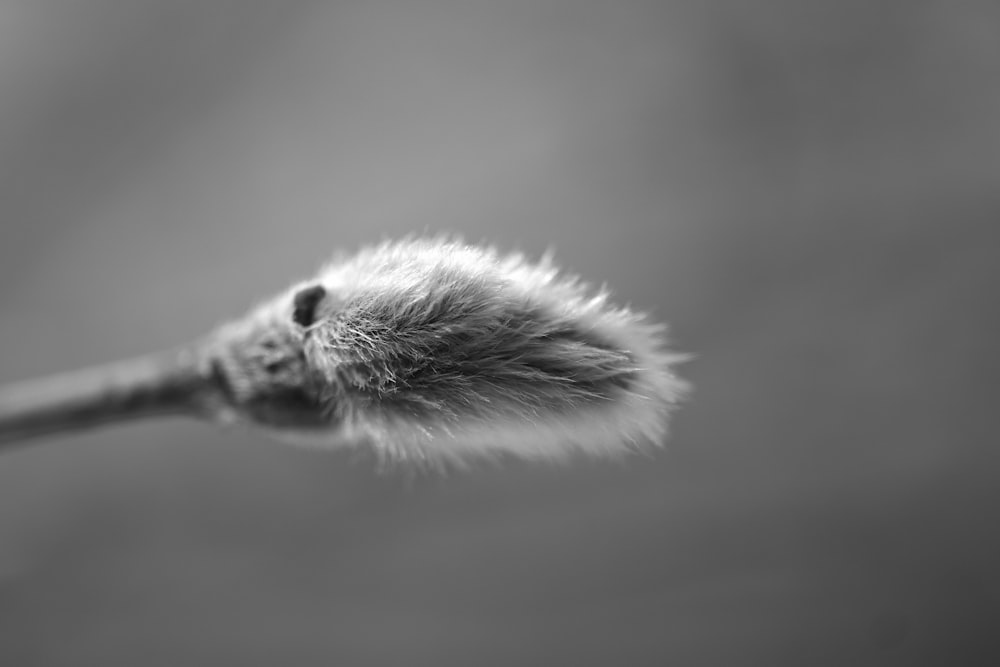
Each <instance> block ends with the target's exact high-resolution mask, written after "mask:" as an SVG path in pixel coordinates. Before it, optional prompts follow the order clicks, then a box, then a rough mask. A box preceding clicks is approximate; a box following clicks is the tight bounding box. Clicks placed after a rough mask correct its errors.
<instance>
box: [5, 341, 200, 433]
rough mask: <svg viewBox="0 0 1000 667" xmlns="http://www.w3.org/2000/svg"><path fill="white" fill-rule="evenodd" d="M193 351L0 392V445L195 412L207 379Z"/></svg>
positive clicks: (28, 384) (119, 363)
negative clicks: (65, 432) (109, 424)
mask: <svg viewBox="0 0 1000 667" xmlns="http://www.w3.org/2000/svg"><path fill="white" fill-rule="evenodd" d="M199 358H200V357H199V355H198V354H197V351H196V350H194V349H183V350H177V351H172V352H167V353H161V354H156V355H150V356H145V357H140V358H137V359H131V360H127V361H119V362H115V363H111V364H107V365H105V366H98V367H95V368H89V369H85V370H80V371H75V372H71V373H66V374H61V375H55V376H52V377H47V378H41V379H35V380H27V381H24V382H20V383H16V384H12V385H8V386H5V387H0V444H9V443H12V442H15V441H20V440H25V439H29V438H35V437H38V436H43V435H48V434H52V433H58V432H62V431H70V430H80V429H87V428H92V427H95V426H100V425H103V424H108V423H112V422H121V421H128V420H134V419H140V418H144V417H150V416H156V415H170V414H174V415H177V414H188V415H194V414H197V413H198V411H199V397H201V396H202V395H203V394H204V393H205V391H206V389H209V388H210V386H211V377H210V375H209V374H208V373H206V371H205V369H204V367H203V366H204V365H203V364H201V363H200V362H199Z"/></svg>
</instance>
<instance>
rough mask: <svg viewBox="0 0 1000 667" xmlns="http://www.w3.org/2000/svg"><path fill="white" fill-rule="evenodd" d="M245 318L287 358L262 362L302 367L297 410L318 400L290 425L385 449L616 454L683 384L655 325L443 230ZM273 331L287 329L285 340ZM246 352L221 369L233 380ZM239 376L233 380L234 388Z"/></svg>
mask: <svg viewBox="0 0 1000 667" xmlns="http://www.w3.org/2000/svg"><path fill="white" fill-rule="evenodd" d="M303 290H309V292H303ZM296 295H299V296H298V298H296ZM251 321H255V322H257V323H260V322H262V321H266V322H267V323H268V324H267V325H266V326H263V327H251V330H257V331H272V332H273V331H275V330H276V329H277V330H279V331H280V335H279V334H278V333H276V334H275V337H276V338H275V339H276V340H280V341H281V343H280V345H277V344H275V343H273V342H270V343H269V344H268V345H267V349H268V350H270V352H267V353H260V354H257V357H260V358H266V357H268V354H270V355H271V356H272V357H273V354H274V350H275V348H276V347H278V348H279V349H280V350H281V353H280V354H279V356H282V357H283V358H284V359H285V361H286V362H287V363H284V362H282V363H280V364H277V366H278V367H279V369H282V370H285V371H287V369H288V368H294V369H296V370H295V372H296V373H299V372H302V371H304V372H305V374H306V375H307V376H308V380H307V381H306V382H304V383H303V386H305V387H307V389H306V394H308V396H309V397H310V398H309V399H308V400H307V401H305V402H306V403H307V408H308V406H311V405H313V404H315V406H316V407H317V408H318V409H319V410H320V411H321V413H322V419H321V420H320V421H321V423H322V428H309V429H304V430H298V431H297V432H295V433H293V434H292V435H293V437H294V439H296V440H303V439H304V440H307V441H311V442H321V443H329V444H338V443H345V442H369V443H371V444H372V445H373V446H374V447H375V449H376V451H377V452H378V453H379V454H381V455H382V456H383V457H384V458H385V459H387V460H407V461H421V462H428V463H442V462H451V463H461V462H464V461H467V460H469V459H472V458H477V457H483V456H491V455H495V454H502V453H511V454H515V455H518V456H522V457H526V458H532V459H539V458H541V459H558V458H562V457H564V456H566V455H567V454H570V453H572V452H574V451H576V452H586V453H592V454H600V455H617V454H620V453H622V452H625V451H628V450H630V449H634V448H636V447H638V446H642V445H644V444H650V443H653V444H655V443H661V442H662V441H663V439H664V437H665V435H666V427H667V420H668V415H669V412H670V411H671V409H672V406H673V405H674V404H675V403H676V402H677V401H678V400H679V399H680V398H681V397H682V396H683V395H684V393H685V391H686V385H685V383H684V382H683V381H681V380H680V379H678V378H677V377H676V376H675V375H674V373H673V372H672V365H673V364H675V363H676V362H678V361H680V360H681V359H682V357H680V356H679V355H676V354H672V353H670V352H668V351H667V350H666V348H665V343H664V333H665V329H664V327H663V326H662V325H658V324H652V323H650V322H648V321H647V319H646V318H645V316H643V315H642V314H640V313H636V312H634V311H632V310H629V309H627V308H621V307H616V306H614V305H612V304H611V303H610V302H609V300H608V294H607V293H606V292H605V291H603V290H602V291H594V290H592V289H590V288H589V287H588V286H587V285H585V284H584V283H582V282H581V281H580V280H579V279H578V278H576V277H574V276H569V275H565V274H560V273H559V271H558V270H557V269H556V268H555V267H554V266H553V265H552V263H551V261H550V259H549V258H544V259H542V260H541V261H540V262H538V263H533V262H530V261H528V260H527V259H526V258H525V257H523V256H522V255H519V254H513V255H506V256H502V255H500V254H498V253H497V252H496V251H495V250H493V249H491V248H481V247H475V246H470V245H466V244H463V243H461V242H459V241H455V240H449V239H408V240H403V241H399V242H387V243H383V244H382V245H379V246H377V247H372V248H367V249H364V250H362V251H361V252H359V253H358V254H357V255H355V256H353V257H350V258H345V259H343V260H341V261H337V262H335V263H333V264H331V265H330V266H328V267H327V268H326V269H324V270H323V271H322V272H321V273H320V275H319V276H318V277H317V278H316V279H314V280H311V281H306V282H303V283H301V284H299V285H297V286H295V287H294V288H292V289H291V290H289V291H288V292H287V293H286V294H284V295H283V296H282V297H280V298H279V299H277V300H275V301H274V302H272V303H271V304H268V305H267V306H265V307H263V308H262V309H261V310H259V311H258V314H257V315H256V317H255V318H251ZM257 338H258V339H259V338H260V336H257ZM264 338H268V339H270V338H272V336H271V335H270V334H268V335H265V336H264ZM289 338H291V339H293V340H294V341H300V343H295V344H292V345H291V347H289V344H288V341H289ZM299 345H301V347H300V346H299ZM261 355H262V356H261ZM244 356H246V355H244ZM250 356H253V355H250ZM256 363H257V366H258V367H259V368H262V367H263V366H262V365H261V363H260V362H259V360H258V362H256ZM246 365H247V360H246V358H243V359H241V360H240V361H239V363H238V364H236V366H240V367H236V366H234V365H233V364H230V365H229V367H228V368H227V369H226V372H227V374H228V375H230V376H235V377H237V378H241V377H242V378H245V377H247V373H248V371H247V370H246V369H245V368H242V367H243V366H246ZM271 365H272V366H274V365H275V362H274V360H273V359H272V361H271ZM259 368H258V370H259ZM269 372H270V371H269ZM261 373H262V374H263V371H261ZM258 384H259V383H258ZM293 384H294V383H293ZM233 385H234V386H235V387H236V391H237V393H238V392H239V391H241V389H240V386H241V385H240V383H239V381H236V382H233ZM251 385H252V383H248V382H243V386H244V389H245V391H246V392H252V389H250V387H251ZM282 386H283V387H284V388H285V389H287V386H288V383H287V382H286V383H284V384H283V385H282ZM247 396H250V394H249V393H248V394H247ZM300 407H301V406H300ZM272 425H273V426H278V427H279V429H280V431H281V432H282V433H283V434H285V435H288V434H289V433H290V429H288V428H286V425H285V424H277V423H275V424H272Z"/></svg>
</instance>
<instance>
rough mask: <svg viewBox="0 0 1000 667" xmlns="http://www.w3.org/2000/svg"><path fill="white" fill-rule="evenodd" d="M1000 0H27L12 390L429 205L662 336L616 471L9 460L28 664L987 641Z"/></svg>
mask: <svg viewBox="0 0 1000 667" xmlns="http://www.w3.org/2000/svg"><path fill="white" fill-rule="evenodd" d="M998 84H1000V9H998V7H997V5H996V4H995V3H992V2H974V1H970V2H955V1H951V0H947V1H945V0H942V1H938V2H924V1H913V0H906V1H902V0H901V1H898V2H871V1H870V0H865V1H861V0H857V1H854V0H828V1H825V2H797V1H792V0H787V1H786V0H760V1H757V2H753V3H744V2H724V1H721V0H720V1H705V0H677V1H658V2H628V1H620V0H619V1H616V2H584V1H577V2H569V1H567V2H549V1H542V0H531V1H524V2H508V1H501V2H479V1H470V0H463V1H457V0H456V1H443V0H441V1H438V0H434V1H431V2H424V1H420V2H404V1H400V2H395V3H386V2H340V3H317V2H309V3H303V2H287V1H285V2H277V1H275V2H271V3H259V2H258V3H252V2H216V1H213V2H203V1H200V0H180V1H176V0H175V1H171V2H150V1H145V0H142V1H131V2H125V1H118V2H106V1H88V2H34V1H30V0H22V1H20V2H4V3H3V4H2V5H0V341H2V343H3V346H2V348H0V355H2V357H0V381H3V382H8V381H14V380H17V379H21V378H26V377H30V376H35V375H42V374H46V373H49V372H56V371H62V370H68V369H72V368H77V367H82V366H87V365H91V364H96V363H100V362H104V361H109V360H112V359H115V358H118V357H125V356H130V355H134V354H140V353H143V352H148V351H152V350H157V349H160V348H165V347H170V346H173V345H175V344H177V343H180V342H183V341H185V340H188V339H190V338H193V337H195V336H197V335H200V334H201V333H203V332H205V331H207V330H209V329H210V328H211V327H213V326H214V325H215V324H217V323H219V322H222V321H225V320H227V319H228V318H231V317H234V316H237V315H240V314H241V313H242V312H243V311H244V310H245V309H246V308H247V307H249V306H251V305H252V304H253V303H255V302H256V301H257V300H259V299H261V298H263V297H265V296H268V295H270V294H272V293H274V292H276V291H278V290H281V289H283V288H284V287H285V286H286V285H287V284H289V283H290V282H291V281H293V280H296V279H299V278H302V277H304V276H307V275H308V274H310V273H311V272H312V271H313V270H314V269H315V268H316V267H318V266H319V265H320V264H321V263H322V262H323V261H324V260H325V259H326V257H327V256H328V254H329V253H330V252H332V251H333V249H335V248H346V249H352V248H356V247H357V246H358V245H359V244H363V243H368V242H372V241H377V240H380V239H382V238H385V237H394V236H397V235H400V234H403V233H407V232H413V231H416V232H422V231H430V232H436V231H443V230H448V231H454V232H459V233H461V234H463V235H464V236H465V238H467V239H469V240H473V241H479V240H486V241H490V242H494V243H496V244H498V245H499V246H500V247H502V248H519V249H522V250H525V251H527V252H529V253H532V254H540V253H541V252H543V251H544V250H545V249H547V248H550V247H551V248H554V249H555V251H556V257H557V259H558V260H559V261H560V262H561V263H562V264H563V265H566V266H568V267H571V268H572V269H573V270H575V271H577V272H579V273H581V274H583V275H585V276H586V277H587V278H588V279H590V280H592V281H594V282H596V283H600V282H607V283H608V284H609V285H611V286H612V287H613V289H614V290H615V292H616V294H617V295H618V297H619V298H620V299H621V300H622V301H627V302H631V303H632V304H634V305H636V306H637V307H639V308H642V309H646V310H650V311H652V312H653V313H654V314H655V317H656V318H658V319H663V320H666V321H668V322H670V323H671V325H672V332H673V338H674V341H675V342H676V345H677V347H679V348H681V349H683V350H686V351H690V352H694V353H696V354H697V355H698V358H697V360H696V361H694V362H692V363H690V364H688V365H687V366H686V367H685V369H684V374H685V375H686V376H687V377H688V378H689V379H691V380H692V381H693V383H694V384H695V387H696V391H695V394H694V396H693V398H692V400H691V402H690V403H689V404H688V405H687V407H686V408H685V409H684V410H683V411H681V412H680V413H679V414H678V416H677V419H676V421H675V426H674V432H673V436H672V438H671V440H670V442H669V444H668V446H667V447H666V448H665V449H664V450H663V451H660V452H658V453H656V454H655V455H653V456H650V457H646V458H643V457H637V458H633V459H630V460H628V461H626V462H624V463H622V464H608V463H598V462H592V461H574V462H572V463H570V464H567V465H564V466H532V465H527V464H523V463H519V462H505V463H504V464H502V465H492V466H483V467H481V468H478V469H475V470H473V471H470V472H467V473H461V474H451V475H448V476H444V477H442V476H439V475H415V476H414V475H406V474H402V473H399V472H396V473H389V474H382V473H379V472H378V471H376V469H375V465H374V464H373V462H372V460H371V457H365V456H363V455H358V454H352V453H350V452H334V453H319V452H314V451H302V450H297V449H292V448H286V447H282V446H279V445H276V444H275V443H273V442H270V441H268V440H266V439H264V438H263V437H262V436H260V435H258V434H256V433H252V432H246V431H241V430H229V431H227V430H221V429H218V428H214V427H211V426H207V425H202V424H196V423H186V422H179V421H178V422H173V421H163V422H151V423H144V424H135V425H130V426H127V427H121V428H116V429H113V430H108V431H103V432H99V433H91V434H87V435H82V436H79V437H68V438H61V439H57V440H53V441H51V442H48V443H46V444H45V445H44V446H36V447H31V448H27V449H23V450H18V451H12V452H7V453H5V454H3V456H2V458H0V664H3V665H12V666H13V665H103V666H109V665H165V666H166V665H170V666H173V665H276V664H288V665H297V666H309V665H333V664H340V665H395V664H408V665H435V666H439V665H561V664H565V665H768V666H774V665H925V664H926V665H942V664H961V665H964V666H971V665H977V664H982V665H994V664H1000V631H998V629H997V627H998V626H997V619H998V618H1000V597H998V596H1000V579H998V572H1000V569H998V565H997V564H998V562H1000V539H998V532H997V528H998V520H1000V508H998V503H1000V484H998V480H1000V473H998V465H1000V454H998V443H1000V437H998V435H1000V428H998V421H1000V419H998V417H997V416H996V412H997V411H996V400H997V378H998V376H1000V363H998V355H997V353H996V346H997V339H998V333H1000V331H998V330H1000V327H998V324H1000V312H998V308H997V291H998V286H1000V261H998V260H1000V228H998V220H997V217H998V213H1000V187H998V186H1000V85H998Z"/></svg>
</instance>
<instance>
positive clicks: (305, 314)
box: [292, 285, 326, 327]
mask: <svg viewBox="0 0 1000 667" xmlns="http://www.w3.org/2000/svg"><path fill="white" fill-rule="evenodd" d="M324 296H326V290H325V289H324V288H323V286H322V285H313V286H312V287H306V288H305V289H302V290H299V291H298V292H297V293H296V294H295V298H294V299H293V301H292V304H293V306H294V311H293V312H292V319H293V320H294V321H295V323H296V324H298V325H299V326H300V327H307V326H309V325H311V324H312V323H313V322H315V321H316V306H318V305H319V302H320V301H322V300H323V297H324Z"/></svg>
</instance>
